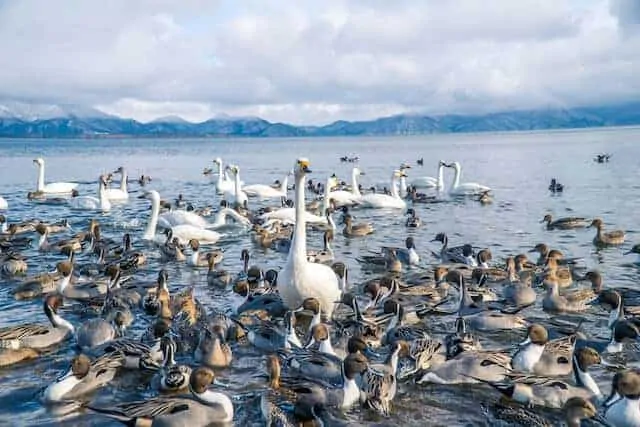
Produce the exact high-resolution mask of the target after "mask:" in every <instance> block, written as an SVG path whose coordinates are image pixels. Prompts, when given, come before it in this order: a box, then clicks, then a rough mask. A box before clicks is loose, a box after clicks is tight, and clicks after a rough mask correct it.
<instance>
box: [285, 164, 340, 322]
mask: <svg viewBox="0 0 640 427" xmlns="http://www.w3.org/2000/svg"><path fill="white" fill-rule="evenodd" d="M310 172H311V171H310V170H309V160H307V159H304V158H301V159H298V161H297V163H296V167H295V168H294V177H295V182H296V189H295V209H296V225H295V230H294V232H293V239H292V242H291V248H290V249H289V255H288V256H287V261H286V264H285V266H284V268H283V269H282V271H281V272H280V274H278V292H279V293H280V296H281V297H282V301H283V303H284V304H285V305H286V306H287V307H289V309H291V310H295V309H297V308H298V307H300V306H301V305H302V302H303V301H304V300H306V299H307V298H316V299H317V300H318V301H319V302H320V309H321V311H322V312H323V313H324V314H325V315H326V316H327V317H328V318H331V315H332V313H333V309H334V304H335V302H336V301H339V300H340V298H341V294H342V290H341V289H340V283H339V281H338V276H336V274H335V273H334V271H333V270H332V269H331V267H329V266H327V265H324V264H316V263H310V262H308V261H307V235H306V229H305V227H306V221H305V212H306V211H305V206H304V202H305V198H304V187H305V182H304V181H305V177H306V175H307V174H308V173H310Z"/></svg>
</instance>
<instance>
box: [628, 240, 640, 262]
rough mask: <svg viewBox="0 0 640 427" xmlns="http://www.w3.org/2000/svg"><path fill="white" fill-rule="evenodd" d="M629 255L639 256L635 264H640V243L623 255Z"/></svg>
mask: <svg viewBox="0 0 640 427" xmlns="http://www.w3.org/2000/svg"><path fill="white" fill-rule="evenodd" d="M631 254H636V255H639V256H638V260H637V261H636V263H640V243H637V244H635V245H633V247H632V248H631V249H629V250H628V251H627V252H625V253H624V255H631Z"/></svg>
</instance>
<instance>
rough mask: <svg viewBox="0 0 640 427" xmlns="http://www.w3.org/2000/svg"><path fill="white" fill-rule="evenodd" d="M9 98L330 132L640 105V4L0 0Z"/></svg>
mask: <svg viewBox="0 0 640 427" xmlns="http://www.w3.org/2000/svg"><path fill="white" fill-rule="evenodd" d="M0 51H1V52H2V55H0V103H2V101H7V100H13V101H26V102H33V103H41V104H46V103H54V104H55V103H66V104H78V105H82V106H91V107H97V108H99V109H101V110H103V111H106V112H108V113H111V114H116V115H120V116H125V117H133V118H136V119H139V120H143V121H147V120H152V119H154V118H156V117H161V116H167V115H180V116H182V117H184V118H186V119H189V120H192V121H200V120H204V119H207V118H209V117H212V116H215V115H219V114H228V115H234V116H261V117H264V118H266V119H268V120H273V121H285V122H290V123H296V124H301V123H306V124H318V123H327V122H331V121H334V120H338V119H347V120H354V119H369V118H373V117H379V116H385V115H390V114H397V113H403V112H424V113H429V114H438V113H452V112H455V113H470V112H478V113H482V112H487V111H498V110H505V109H515V108H518V109H522V108H539V107H571V106H576V105H593V104H602V103H610V102H621V101H629V100H637V99H640V79H638V78H637V76H638V75H639V72H640V68H639V64H640V1H639V0H517V1H513V0H447V1H441V0H394V1H388V0H317V1H312V0H299V1H296V2H291V1H285V0H271V1H268V0H245V1H232V0H175V1H174V0H110V1H108V2H97V1H87V0H19V1H2V0H0Z"/></svg>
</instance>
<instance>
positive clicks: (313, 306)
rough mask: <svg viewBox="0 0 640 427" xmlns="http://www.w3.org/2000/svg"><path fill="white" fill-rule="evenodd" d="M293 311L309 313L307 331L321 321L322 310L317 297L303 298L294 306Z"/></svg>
mask: <svg viewBox="0 0 640 427" xmlns="http://www.w3.org/2000/svg"><path fill="white" fill-rule="evenodd" d="M293 312H294V313H309V314H311V316H312V317H311V321H310V322H309V328H308V332H311V330H312V329H313V327H314V326H316V325H319V324H320V323H321V322H322V310H321V308H320V301H319V300H318V299H317V298H314V297H309V298H305V300H304V301H302V305H301V306H300V307H298V308H296V309H295V310H294V311H293Z"/></svg>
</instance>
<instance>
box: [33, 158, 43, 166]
mask: <svg viewBox="0 0 640 427" xmlns="http://www.w3.org/2000/svg"><path fill="white" fill-rule="evenodd" d="M33 163H34V164H36V165H38V166H42V165H44V159H43V158H42V157H38V158H37V159H33Z"/></svg>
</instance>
